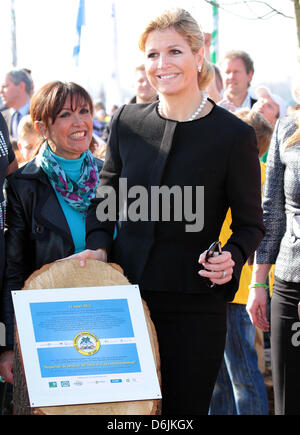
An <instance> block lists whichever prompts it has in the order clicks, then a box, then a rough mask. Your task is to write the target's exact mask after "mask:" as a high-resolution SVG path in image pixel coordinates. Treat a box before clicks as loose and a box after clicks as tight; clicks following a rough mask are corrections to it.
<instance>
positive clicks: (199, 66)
mask: <svg viewBox="0 0 300 435" xmlns="http://www.w3.org/2000/svg"><path fill="white" fill-rule="evenodd" d="M201 71H202V65H198V72H199V73H201Z"/></svg>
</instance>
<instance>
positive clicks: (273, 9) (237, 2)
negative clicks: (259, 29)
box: [204, 0, 294, 20]
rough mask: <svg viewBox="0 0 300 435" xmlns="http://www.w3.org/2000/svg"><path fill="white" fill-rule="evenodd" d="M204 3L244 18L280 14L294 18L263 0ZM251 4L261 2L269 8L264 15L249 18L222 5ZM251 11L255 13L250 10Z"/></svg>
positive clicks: (208, 0)
mask: <svg viewBox="0 0 300 435" xmlns="http://www.w3.org/2000/svg"><path fill="white" fill-rule="evenodd" d="M204 1H205V2H206V3H209V4H210V5H212V6H216V7H217V8H219V9H223V10H224V11H226V12H228V13H231V14H233V15H236V16H238V17H240V18H243V19H246V20H264V19H267V18H271V17H272V16H274V15H281V16H283V17H284V18H290V19H294V17H291V16H289V15H286V14H284V13H283V12H281V11H279V10H278V9H275V8H273V6H271V5H270V4H269V3H267V2H265V1H260V0H240V1H236V2H233V3H219V2H218V1H217V0H204ZM251 3H252V4H253V3H258V4H263V5H265V6H266V7H267V8H269V11H268V12H266V13H265V14H264V15H261V16H259V15H257V16H256V18H250V17H245V16H242V15H239V14H236V13H234V12H232V11H229V10H228V9H226V8H225V7H224V6H236V5H242V4H244V5H247V6H248V7H249V4H251ZM252 12H253V13H255V12H254V11H253V10H252Z"/></svg>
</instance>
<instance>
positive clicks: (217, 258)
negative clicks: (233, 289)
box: [198, 251, 235, 285]
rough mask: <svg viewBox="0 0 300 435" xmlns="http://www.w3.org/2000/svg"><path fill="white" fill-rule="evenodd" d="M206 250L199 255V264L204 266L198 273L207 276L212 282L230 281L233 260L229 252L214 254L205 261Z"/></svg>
mask: <svg viewBox="0 0 300 435" xmlns="http://www.w3.org/2000/svg"><path fill="white" fill-rule="evenodd" d="M205 255H206V251H205V252H203V253H202V254H201V255H200V258H199V264H202V266H204V267H205V269H202V270H200V271H199V272H198V273H199V275H201V276H203V277H205V278H209V279H210V280H211V282H213V283H214V284H218V285H222V284H226V283H227V282H229V281H231V279H232V274H233V267H234V264H235V263H234V261H233V260H232V258H231V252H228V251H223V252H222V254H221V255H219V254H215V255H214V256H213V257H210V258H209V260H208V261H205Z"/></svg>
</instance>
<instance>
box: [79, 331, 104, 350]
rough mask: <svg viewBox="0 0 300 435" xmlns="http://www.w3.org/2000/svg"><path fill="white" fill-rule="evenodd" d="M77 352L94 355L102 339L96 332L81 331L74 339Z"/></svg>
mask: <svg viewBox="0 0 300 435" xmlns="http://www.w3.org/2000/svg"><path fill="white" fill-rule="evenodd" d="M73 344H74V347H75V349H76V350H77V352H79V353H81V354H82V355H93V354H94V353H96V352H98V350H99V349H100V341H99V339H98V337H97V336H96V335H95V334H92V333H91V332H80V334H77V335H76V336H75V338H74V340H73Z"/></svg>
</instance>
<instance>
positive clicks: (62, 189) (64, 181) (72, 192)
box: [37, 142, 99, 213]
mask: <svg viewBox="0 0 300 435" xmlns="http://www.w3.org/2000/svg"><path fill="white" fill-rule="evenodd" d="M37 159H38V161H39V162H40V166H41V168H42V169H43V171H44V172H45V173H46V174H47V176H48V178H49V181H50V183H51V185H52V187H53V188H54V190H55V191H56V192H58V193H60V194H61V196H62V197H63V199H64V200H65V201H66V203H67V204H69V205H70V206H71V207H73V208H74V209H75V210H77V211H79V212H81V213H85V212H86V211H87V209H88V207H89V205H90V200H91V199H93V198H95V196H96V190H97V186H98V183H99V174H98V170H97V164H96V161H95V159H94V157H93V155H92V153H91V152H90V151H89V150H87V151H86V152H85V156H84V159H83V162H82V168H81V175H80V177H79V180H78V181H76V182H75V181H73V180H72V179H71V178H69V177H68V176H67V174H66V173H65V171H64V170H63V169H62V168H61V166H60V165H59V163H58V162H57V161H56V159H55V157H54V156H53V154H52V152H51V151H50V148H49V145H48V143H47V142H44V143H43V145H42V147H41V149H40V152H39V154H38V157H37Z"/></svg>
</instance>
